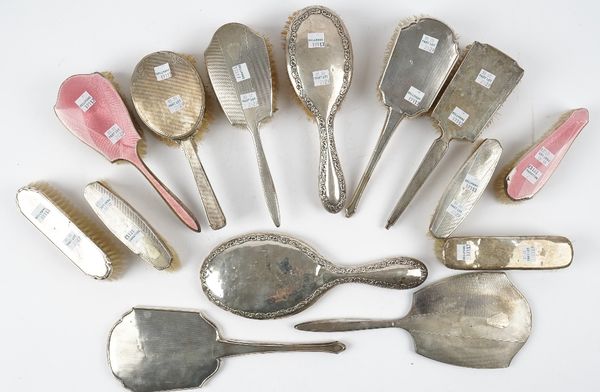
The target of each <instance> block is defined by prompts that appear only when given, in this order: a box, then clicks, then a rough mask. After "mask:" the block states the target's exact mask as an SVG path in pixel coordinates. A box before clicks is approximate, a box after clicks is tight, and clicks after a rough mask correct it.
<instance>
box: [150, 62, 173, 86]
mask: <svg viewBox="0 0 600 392" xmlns="http://www.w3.org/2000/svg"><path fill="white" fill-rule="evenodd" d="M154 76H156V80H158V81H159V82H160V81H161V80H165V79H169V78H170V77H171V76H173V75H172V74H171V67H170V66H169V63H164V64H162V65H158V66H156V67H154Z"/></svg>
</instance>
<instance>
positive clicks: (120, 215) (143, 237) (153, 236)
mask: <svg viewBox="0 0 600 392" xmlns="http://www.w3.org/2000/svg"><path fill="white" fill-rule="evenodd" d="M83 196H84V198H85V200H86V201H87V202H88V204H89V205H90V207H91V208H92V210H93V211H94V212H95V213H96V215H98V218H100V220H101V221H102V222H103V223H104V224H105V225H106V227H108V229H109V230H110V231H111V232H112V233H113V234H114V235H115V237H117V238H118V239H119V241H121V242H122V243H123V244H124V245H125V246H127V248H129V250H131V251H132V252H133V253H135V254H136V255H138V256H140V257H141V258H142V259H143V260H144V261H146V262H148V263H150V264H152V266H153V267H154V268H156V269H159V270H162V269H165V268H168V267H169V266H170V265H171V261H172V260H173V255H172V254H171V251H170V250H169V248H168V247H167V245H166V244H165V243H164V242H163V240H162V239H161V238H160V236H159V235H158V234H157V233H156V232H155V231H154V229H153V228H152V227H151V226H150V225H149V224H148V222H146V220H145V219H144V218H143V217H142V216H141V215H140V214H139V212H137V211H136V210H135V209H134V208H133V207H131V206H130V205H129V203H127V202H126V201H125V200H123V199H122V198H121V197H120V196H118V195H117V194H116V193H114V192H113V191H111V190H110V189H108V188H107V187H106V186H105V185H104V184H102V183H101V182H98V181H96V182H92V183H90V184H88V185H87V186H86V187H85V189H84V190H83Z"/></svg>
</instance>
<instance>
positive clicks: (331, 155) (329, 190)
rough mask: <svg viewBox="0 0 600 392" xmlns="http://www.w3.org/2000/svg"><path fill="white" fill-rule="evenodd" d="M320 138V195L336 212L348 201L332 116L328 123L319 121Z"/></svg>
mask: <svg viewBox="0 0 600 392" xmlns="http://www.w3.org/2000/svg"><path fill="white" fill-rule="evenodd" d="M319 140H320V143H321V147H320V153H319V196H320V198H321V203H322V204H323V206H324V207H325V209H326V210H327V211H329V212H331V213H332V214H336V213H338V212H340V211H341V210H342V207H344V203H345V202H346V182H345V181H344V173H342V166H341V164H340V159H339V157H338V154H337V150H336V148H335V138H334V136H333V118H332V117H330V118H329V120H328V122H327V123H324V122H323V121H321V122H320V123H319Z"/></svg>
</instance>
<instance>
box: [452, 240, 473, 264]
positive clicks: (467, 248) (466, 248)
mask: <svg viewBox="0 0 600 392" xmlns="http://www.w3.org/2000/svg"><path fill="white" fill-rule="evenodd" d="M456 260H459V261H466V262H467V263H472V262H473V261H475V254H474V252H473V247H472V246H471V243H470V242H467V243H464V244H456Z"/></svg>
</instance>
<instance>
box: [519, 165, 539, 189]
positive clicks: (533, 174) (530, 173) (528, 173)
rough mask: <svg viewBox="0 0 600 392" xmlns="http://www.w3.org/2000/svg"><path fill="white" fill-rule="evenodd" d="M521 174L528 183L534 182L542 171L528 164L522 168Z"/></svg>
mask: <svg viewBox="0 0 600 392" xmlns="http://www.w3.org/2000/svg"><path fill="white" fill-rule="evenodd" d="M521 175H522V176H523V177H525V179H526V180H527V181H529V182H530V183H532V184H535V183H536V182H538V180H539V179H540V177H542V172H541V171H540V170H539V169H538V168H537V167H535V166H533V165H529V166H527V167H526V168H525V170H523V173H521Z"/></svg>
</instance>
